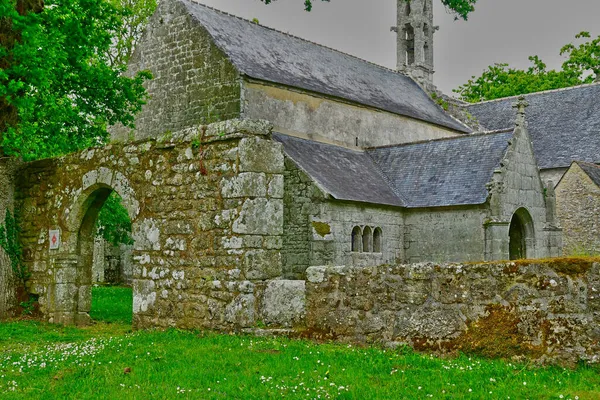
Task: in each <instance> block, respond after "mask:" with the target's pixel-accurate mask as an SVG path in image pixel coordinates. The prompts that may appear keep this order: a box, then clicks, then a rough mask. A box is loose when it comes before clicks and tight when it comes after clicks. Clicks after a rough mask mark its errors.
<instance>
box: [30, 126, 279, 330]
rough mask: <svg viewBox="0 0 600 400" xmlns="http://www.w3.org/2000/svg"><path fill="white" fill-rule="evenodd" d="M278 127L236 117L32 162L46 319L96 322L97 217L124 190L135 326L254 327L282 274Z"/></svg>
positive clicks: (37, 281) (34, 258)
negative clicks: (260, 290)
mask: <svg viewBox="0 0 600 400" xmlns="http://www.w3.org/2000/svg"><path fill="white" fill-rule="evenodd" d="M269 135H270V126H269V125H268V124H267V123H266V122H258V121H240V120H234V121H227V122H226V123H217V124H213V125H211V126H208V127H199V128H198V129H189V130H186V131H183V132H180V133H176V134H173V135H170V136H169V139H168V141H155V140H147V141H142V142H136V143H130V144H113V145H109V146H107V147H103V148H97V149H89V150H86V151H83V152H80V153H76V154H70V155H67V156H65V157H61V158H56V159H48V160H41V161H36V162H31V163H28V164H25V166H24V168H23V170H22V171H21V173H20V179H19V183H18V193H19V197H20V200H19V201H20V204H19V208H20V210H21V219H22V225H23V227H24V228H25V229H24V231H23V233H22V242H23V254H24V261H25V263H26V264H27V266H28V268H29V270H30V271H31V278H30V280H29V285H30V287H29V290H30V292H32V293H33V294H37V295H38V296H39V302H40V309H41V311H42V313H43V314H44V315H45V317H46V318H47V320H49V321H51V322H55V323H67V324H69V323H87V322H88V321H89V320H90V318H89V310H90V304H91V277H92V255H93V236H94V225H95V222H96V219H97V218H98V213H99V211H100V209H101V208H102V206H103V204H104V202H105V201H106V199H107V198H108V196H109V195H110V194H111V193H112V192H113V191H115V192H117V193H118V194H119V195H120V197H121V198H122V203H123V205H124V206H125V208H126V209H127V211H128V214H129V217H130V219H131V222H132V236H133V239H134V242H135V244H134V249H133V262H134V265H133V298H134V300H133V303H134V304H133V312H134V316H133V322H134V326H135V327H137V328H144V327H151V326H156V325H157V324H158V325H160V324H167V325H178V326H181V327H185V326H189V327H199V326H207V325H208V324H211V326H213V327H215V328H217V327H219V326H220V327H222V328H223V329H227V328H228V327H231V326H246V325H252V324H253V323H254V318H255V316H254V314H253V313H252V310H253V307H251V304H250V303H249V302H251V301H252V299H253V298H254V297H253V296H254V294H253V293H254V283H253V282H254V281H255V280H265V279H271V278H275V277H278V276H280V275H281V258H280V252H279V250H280V246H281V242H282V241H281V235H282V233H283V170H284V163H283V152H282V148H281V145H280V144H279V143H276V142H274V141H272V140H270V138H269ZM257 238H261V241H257ZM217 281H218V282H222V283H221V284H219V285H216V284H213V282H217ZM240 304H245V305H247V306H244V307H241V306H240ZM159 321H160V322H159ZM216 325H219V326H216Z"/></svg>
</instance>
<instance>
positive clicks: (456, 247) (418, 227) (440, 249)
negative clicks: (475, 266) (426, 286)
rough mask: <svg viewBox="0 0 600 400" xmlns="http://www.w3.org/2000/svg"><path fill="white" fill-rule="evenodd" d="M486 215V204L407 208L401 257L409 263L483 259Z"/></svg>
mask: <svg viewBox="0 0 600 400" xmlns="http://www.w3.org/2000/svg"><path fill="white" fill-rule="evenodd" d="M487 215H488V211H487V208H486V207H485V206H480V207H477V206H475V207H470V208H467V207H464V208H460V207H453V208H452V207H445V208H436V209H422V210H421V209H413V210H407V211H406V214H405V227H404V229H405V239H404V253H405V257H404V258H403V259H404V260H406V261H407V262H410V263H417V262H423V261H433V262H459V261H483V260H484V259H485V258H484V257H485V232H484V223H485V220H486V218H487Z"/></svg>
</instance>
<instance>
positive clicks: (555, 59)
mask: <svg viewBox="0 0 600 400" xmlns="http://www.w3.org/2000/svg"><path fill="white" fill-rule="evenodd" d="M197 1H199V2H200V3H204V4H206V5H209V6H211V7H215V8H218V9H220V10H223V11H227V12H230V13H232V14H235V15H238V16H240V17H243V18H247V19H252V18H258V19H259V21H260V23H261V24H262V25H266V26H269V27H272V28H275V29H278V30H282V31H284V32H289V33H291V34H294V35H297V36H300V37H302V38H305V39H308V40H312V41H315V42H318V43H321V44H324V45H326V46H329V47H333V48H335V49H338V50H341V51H344V52H347V53H350V54H352V55H355V56H358V57H360V58H364V59H366V60H369V61H372V62H374V63H377V64H380V65H384V66H386V67H390V68H395V64H396V61H395V60H396V52H395V40H396V39H395V34H394V33H392V32H390V27H391V26H392V25H394V24H395V20H396V0H331V2H330V3H325V2H321V1H318V0H317V1H316V2H315V6H314V8H313V11H312V12H310V13H307V12H304V11H303V1H302V0H277V1H275V2H274V3H273V4H271V5H269V6H265V5H264V4H263V3H261V2H260V1H259V0H197ZM434 2H435V6H436V7H435V24H436V25H439V26H440V31H438V33H437V34H436V42H435V68H436V74H435V83H436V85H438V87H439V88H440V89H441V90H443V91H444V92H445V93H448V94H450V93H451V91H452V89H454V88H456V87H458V86H459V85H461V84H462V83H464V82H466V81H467V80H468V79H469V78H470V77H471V76H472V75H480V74H481V72H482V71H483V69H485V68H486V67H487V66H488V65H490V64H493V63H496V62H507V63H510V64H511V65H512V66H515V67H519V68H526V67H527V66H528V65H529V61H528V60H527V57H528V56H530V55H539V56H540V57H541V58H542V60H544V61H545V62H546V63H547V64H548V66H549V67H550V68H559V67H560V65H561V64H562V61H563V58H562V57H561V56H559V54H558V53H559V50H560V48H561V47H562V46H563V45H564V44H566V43H569V42H571V41H573V40H574V37H575V34H576V33H578V32H580V31H582V30H586V31H589V32H591V34H592V35H594V36H598V35H600V23H599V22H598V21H599V19H600V1H598V0H568V1H565V0H479V2H478V4H477V7H476V10H475V12H474V13H473V14H472V15H471V16H470V17H469V20H468V21H467V22H464V21H454V19H453V17H452V15H449V14H448V13H447V12H446V11H445V10H444V8H443V6H442V5H441V2H440V1H439V0H434Z"/></svg>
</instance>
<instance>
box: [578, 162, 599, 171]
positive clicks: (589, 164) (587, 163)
mask: <svg viewBox="0 0 600 400" xmlns="http://www.w3.org/2000/svg"><path fill="white" fill-rule="evenodd" d="M573 162H574V163H575V164H583V165H586V166H588V167H593V168H598V169H600V165H598V164H594V163H592V162H589V161H579V160H573Z"/></svg>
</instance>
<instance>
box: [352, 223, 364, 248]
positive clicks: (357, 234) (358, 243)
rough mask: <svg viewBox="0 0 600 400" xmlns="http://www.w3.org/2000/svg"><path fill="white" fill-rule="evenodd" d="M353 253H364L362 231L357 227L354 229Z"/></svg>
mask: <svg viewBox="0 0 600 400" xmlns="http://www.w3.org/2000/svg"><path fill="white" fill-rule="evenodd" d="M352 251H353V252H356V253H362V251H363V246H362V231H361V229H360V227H358V226H355V227H354V228H353V229H352Z"/></svg>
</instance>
